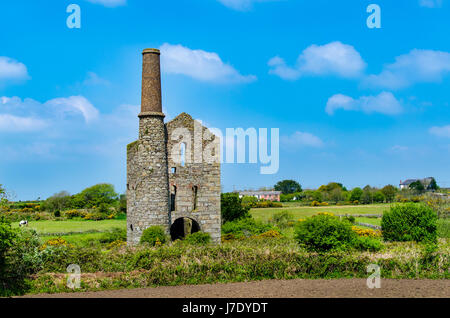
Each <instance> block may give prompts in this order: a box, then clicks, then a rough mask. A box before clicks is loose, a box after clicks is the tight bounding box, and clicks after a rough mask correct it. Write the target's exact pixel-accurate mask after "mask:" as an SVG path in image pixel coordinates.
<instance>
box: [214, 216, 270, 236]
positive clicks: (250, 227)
mask: <svg viewBox="0 0 450 318" xmlns="http://www.w3.org/2000/svg"><path fill="white" fill-rule="evenodd" d="M272 229H273V227H272V226H271V225H269V224H264V223H262V222H260V221H255V220H254V219H241V220H236V221H232V222H226V223H225V224H224V225H222V234H224V236H225V235H227V234H232V235H233V236H234V238H246V237H250V236H253V235H259V234H262V233H264V232H267V231H270V230H272ZM227 237H228V238H230V237H231V236H227Z"/></svg>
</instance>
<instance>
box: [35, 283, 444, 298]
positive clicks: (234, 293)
mask: <svg viewBox="0 0 450 318" xmlns="http://www.w3.org/2000/svg"><path fill="white" fill-rule="evenodd" d="M28 297H66V298H67V297H69V298H73V297H75V298H91V297H97V298H203V297H204V298H230V297H231V298H262V297H267V298H308V297H320V298H322V297H330V298H335V297H351V298H354V297H358V298H359V297H363V298H372V297H376V298H387V297H399V298H401V297H439V298H450V280H392V279H382V280H381V288H380V289H369V288H368V287H367V285H366V280H365V279H337V280H302V279H296V280H288V281H284V280H267V281H260V282H248V283H232V284H215V285H197V286H174V287H156V288H143V289H126V290H110V291H101V292H88V293H72V294H56V295H33V296H28Z"/></svg>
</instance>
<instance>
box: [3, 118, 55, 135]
mask: <svg viewBox="0 0 450 318" xmlns="http://www.w3.org/2000/svg"><path fill="white" fill-rule="evenodd" d="M45 127H47V123H46V122H45V121H44V120H42V119H39V118H33V117H19V116H14V115H9V114H0V131H2V132H32V131H37V130H41V129H43V128H45Z"/></svg>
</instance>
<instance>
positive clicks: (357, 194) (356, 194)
mask: <svg viewBox="0 0 450 318" xmlns="http://www.w3.org/2000/svg"><path fill="white" fill-rule="evenodd" d="M362 194H363V190H362V189H361V188H358V187H356V188H354V189H353V190H352V192H350V201H352V202H354V201H361V196H362Z"/></svg>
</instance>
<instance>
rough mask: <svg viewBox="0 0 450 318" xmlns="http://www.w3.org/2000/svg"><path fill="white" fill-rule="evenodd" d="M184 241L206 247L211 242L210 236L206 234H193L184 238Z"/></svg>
mask: <svg viewBox="0 0 450 318" xmlns="http://www.w3.org/2000/svg"><path fill="white" fill-rule="evenodd" d="M184 241H186V242H188V243H190V244H193V245H206V244H209V242H211V235H210V234H209V233H206V232H195V233H193V234H189V235H188V236H186V237H185V239H184Z"/></svg>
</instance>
